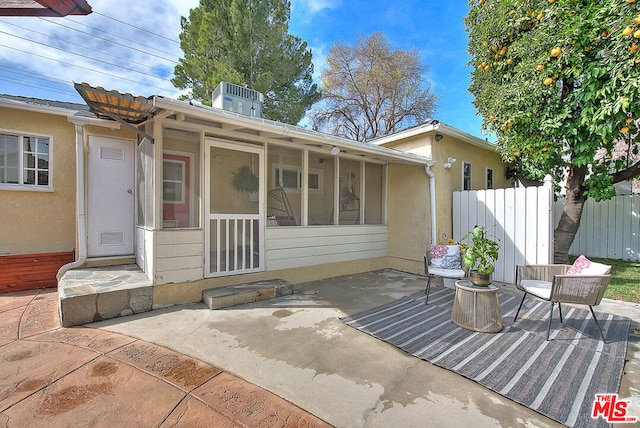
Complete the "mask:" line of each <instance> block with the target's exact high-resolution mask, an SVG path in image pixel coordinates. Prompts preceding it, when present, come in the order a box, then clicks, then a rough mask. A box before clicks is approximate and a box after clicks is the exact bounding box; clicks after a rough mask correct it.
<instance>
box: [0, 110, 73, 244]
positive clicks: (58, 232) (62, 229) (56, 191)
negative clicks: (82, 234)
mask: <svg viewBox="0 0 640 428" xmlns="http://www.w3.org/2000/svg"><path fill="white" fill-rule="evenodd" d="M0 129H1V130H3V131H18V132H24V133H35V134H41V135H45V136H49V137H50V138H51V144H52V147H53V159H52V161H51V164H52V165H53V166H52V168H51V174H52V178H53V191H31V190H23V189H11V190H8V189H2V188H0V207H2V209H1V211H2V216H1V218H2V220H1V221H0V254H29V253H48V252H62V251H72V250H73V249H74V248H75V215H74V213H75V173H76V165H75V128H74V126H73V125H72V124H71V123H69V122H68V121H67V118H66V117H64V116H53V115H48V114H43V113H33V112H26V111H22V110H13V109H7V108H0Z"/></svg>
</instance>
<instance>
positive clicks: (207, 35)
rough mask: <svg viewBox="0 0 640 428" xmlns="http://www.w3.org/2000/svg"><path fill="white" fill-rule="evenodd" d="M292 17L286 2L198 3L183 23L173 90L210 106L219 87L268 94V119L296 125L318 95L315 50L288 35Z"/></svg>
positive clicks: (226, 0)
mask: <svg viewBox="0 0 640 428" xmlns="http://www.w3.org/2000/svg"><path fill="white" fill-rule="evenodd" d="M289 16H290V3H289V1H287V0H200V4H199V6H198V7H196V8H194V9H191V11H190V13H189V18H188V19H187V18H185V17H182V19H181V26H182V33H181V34H180V46H181V48H182V51H183V53H184V58H181V59H180V62H179V64H178V65H177V66H176V67H175V70H174V74H175V77H174V78H173V80H172V82H173V84H174V86H176V88H179V89H187V90H189V91H190V94H189V95H188V96H190V97H192V98H194V99H197V100H200V101H202V102H203V103H205V104H208V105H210V104H211V94H212V93H213V90H214V89H215V88H216V86H217V85H218V83H220V82H221V81H227V82H230V83H235V84H237V85H241V86H249V87H251V88H252V89H255V90H257V91H259V92H261V93H262V94H264V96H265V102H264V115H265V117H267V118H268V119H272V120H276V121H280V122H285V123H290V124H297V123H298V122H299V121H300V119H302V117H303V116H304V114H305V112H306V111H307V110H308V109H309V107H310V106H311V105H312V104H313V103H315V102H316V101H317V100H318V99H319V98H320V93H319V91H318V87H317V85H316V84H314V83H313V81H312V74H313V63H312V62H311V50H310V49H308V48H307V43H306V42H304V41H302V39H300V38H299V37H296V36H292V35H290V34H288V30H289Z"/></svg>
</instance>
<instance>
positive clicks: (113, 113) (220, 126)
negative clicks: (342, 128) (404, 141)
mask: <svg viewBox="0 0 640 428" xmlns="http://www.w3.org/2000/svg"><path fill="white" fill-rule="evenodd" d="M74 86H75V88H76V90H77V91H78V93H80V95H81V96H82V98H83V99H84V100H85V101H86V102H87V104H88V105H89V108H90V109H91V111H92V112H93V113H94V114H96V115H97V116H98V117H99V118H108V119H111V120H115V121H117V122H120V123H123V124H126V125H128V126H129V127H131V128H132V129H133V130H135V131H136V132H137V133H138V134H140V135H142V136H144V137H149V138H151V136H150V135H147V134H145V133H144V131H142V130H140V129H139V128H138V127H137V126H134V125H138V124H141V123H142V122H145V121H146V120H148V119H150V118H152V117H153V116H155V115H157V114H160V113H161V112H164V113H163V114H164V115H165V117H166V115H176V114H180V115H181V116H192V117H193V118H194V119H195V120H196V121H199V122H191V123H187V122H186V121H185V122H183V126H192V127H194V126H199V127H200V128H204V127H207V129H208V132H210V133H214V134H218V135H220V136H222V137H225V138H230V139H234V140H236V141H239V142H240V141H248V142H255V143H264V142H271V143H274V144H281V145H291V144H293V145H296V146H305V145H306V146H308V147H314V148H316V149H317V148H322V149H327V151H328V150H330V149H331V148H332V147H334V146H335V147H338V148H340V150H341V152H342V153H345V154H350V155H360V156H366V157H368V158H372V159H377V160H380V161H389V160H392V159H393V160H394V161H396V162H405V163H411V164H420V165H425V164H426V162H427V160H428V159H427V158H425V157H423V156H419V155H416V154H412V153H407V152H401V151H399V150H394V149H390V148H386V147H378V146H375V145H371V144H366V143H361V142H358V141H353V140H348V139H345V138H340V137H336V136H333V135H329V134H325V133H321V132H317V131H312V130H309V129H306V128H302V127H299V126H293V125H288V124H285V123H281V122H275V121H272V120H268V119H263V118H257V117H250V116H246V115H242V114H239V113H233V112H229V111H225V110H223V109H220V108H216V107H209V106H204V105H201V104H194V103H192V102H190V101H179V100H174V99H171V98H165V97H162V96H159V95H155V96H151V97H147V98H145V97H142V96H134V95H131V94H128V93H121V92H118V91H116V90H106V89H104V88H101V87H92V86H90V85H88V84H87V83H76V84H75V85H74ZM182 120H184V117H183V118H182ZM203 122H204V123H203Z"/></svg>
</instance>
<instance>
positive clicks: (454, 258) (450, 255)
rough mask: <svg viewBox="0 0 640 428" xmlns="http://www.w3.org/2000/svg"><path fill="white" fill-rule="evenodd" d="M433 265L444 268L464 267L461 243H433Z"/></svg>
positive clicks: (430, 248)
mask: <svg viewBox="0 0 640 428" xmlns="http://www.w3.org/2000/svg"><path fill="white" fill-rule="evenodd" d="M429 251H430V252H431V266H433V267H439V268H443V269H462V265H461V264H460V246H459V245H431V246H430V247H429Z"/></svg>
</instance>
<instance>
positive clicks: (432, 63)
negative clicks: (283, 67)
mask: <svg viewBox="0 0 640 428" xmlns="http://www.w3.org/2000/svg"><path fill="white" fill-rule="evenodd" d="M88 2H89V4H90V5H91V6H92V7H93V10H94V12H95V13H93V14H91V15H89V16H85V17H68V18H47V19H46V20H45V19H40V18H10V17H0V93H8V94H13V95H24V96H32V97H39V98H47V99H56V100H62V101H75V102H82V101H81V99H80V98H79V96H78V95H77V94H76V93H75V91H74V90H73V88H72V83H71V82H72V81H75V82H87V83H89V84H91V85H94V86H103V87H105V88H107V89H116V90H118V91H121V92H130V93H133V94H135V95H144V96H149V95H154V94H157V95H164V96H170V97H175V96H177V95H178V92H177V91H176V89H175V88H173V87H172V85H171V83H170V82H169V79H170V78H171V73H172V71H173V67H174V66H175V61H177V59H178V58H179V57H180V55H181V51H180V47H179V45H178V44H177V40H178V34H179V33H180V16H187V15H188V13H189V9H190V8H193V7H195V6H197V5H198V0H156V1H154V0H141V1H137V2H126V7H118V8H115V7H114V4H118V3H114V2H113V1H112V0H88ZM291 3H292V10H291V20H290V23H289V24H290V26H289V32H290V33H291V34H294V35H296V36H299V37H301V38H302V39H303V40H306V41H307V43H308V44H309V46H310V47H311V49H312V51H313V60H314V66H315V73H316V76H317V75H319V73H320V71H321V70H322V69H323V68H324V67H325V56H326V54H327V52H328V51H329V49H330V48H331V46H332V45H333V44H334V43H336V42H338V41H340V42H343V43H348V44H353V43H354V42H355V41H356V40H357V39H358V37H360V36H362V37H366V36H368V35H370V34H371V33H373V32H375V31H380V32H382V33H384V34H385V35H386V36H387V37H388V39H389V41H390V43H391V45H392V46H393V47H394V48H402V49H415V50H417V51H418V53H419V56H420V58H421V60H422V61H423V63H424V64H426V65H428V66H429V72H428V73H427V75H426V76H425V80H426V81H427V82H428V84H429V85H430V87H431V90H432V92H434V93H435V94H436V95H437V96H438V102H437V106H438V107H437V111H436V113H435V114H434V118H435V119H439V120H441V121H443V122H446V123H448V124H449V125H452V126H455V127H457V128H459V129H461V130H463V131H466V132H469V133H470V134H473V135H476V136H478V137H483V138H484V135H482V134H481V132H480V125H481V120H480V117H479V116H477V114H476V110H475V108H474V107H473V105H472V104H471V102H472V97H471V95H470V94H469V92H468V89H467V88H468V86H469V72H470V69H469V68H468V67H467V62H468V61H469V57H468V55H467V51H466V48H467V36H466V33H465V28H464V24H463V18H464V16H465V15H466V14H467V11H468V6H467V3H466V1H464V0H454V1H451V2H443V1H440V0H404V1H402V2H389V1H388V0H386V1H380V0H292V1H291ZM394 3H395V4H394ZM120 4H124V3H120ZM127 24H131V25H127ZM134 27H137V28H134ZM67 51H70V52H67ZM71 52H73V53H71Z"/></svg>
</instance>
